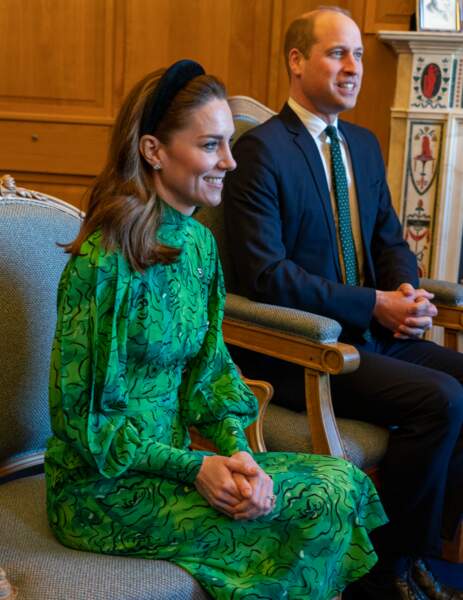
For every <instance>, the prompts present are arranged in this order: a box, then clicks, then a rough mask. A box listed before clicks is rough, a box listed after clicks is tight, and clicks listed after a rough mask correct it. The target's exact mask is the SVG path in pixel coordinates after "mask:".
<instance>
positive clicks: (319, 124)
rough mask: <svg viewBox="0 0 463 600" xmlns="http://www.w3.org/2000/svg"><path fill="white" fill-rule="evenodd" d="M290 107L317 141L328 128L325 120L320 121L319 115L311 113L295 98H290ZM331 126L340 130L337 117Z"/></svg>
mask: <svg viewBox="0 0 463 600" xmlns="http://www.w3.org/2000/svg"><path fill="white" fill-rule="evenodd" d="M288 106H289V108H291V109H292V110H293V111H294V112H295V113H296V115H297V116H298V117H299V119H300V120H301V121H302V123H303V125H304V126H305V127H306V129H307V130H308V132H309V133H310V134H311V136H312V137H313V138H314V139H317V138H318V137H319V136H320V134H322V133H323V132H324V131H325V129H326V127H327V124H326V122H325V121H324V120H323V119H320V117H317V115H314V114H313V113H311V112H310V111H309V110H307V109H306V108H304V107H303V106H301V105H300V104H299V103H298V102H296V100H294V98H291V97H289V99H288ZM331 125H333V126H334V127H336V129H337V128H338V118H337V117H336V119H335V120H334V122H333V123H331ZM338 131H339V130H338Z"/></svg>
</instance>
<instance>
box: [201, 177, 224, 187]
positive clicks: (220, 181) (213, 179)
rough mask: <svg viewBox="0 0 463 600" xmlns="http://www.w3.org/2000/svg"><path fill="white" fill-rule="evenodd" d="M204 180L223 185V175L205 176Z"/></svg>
mask: <svg viewBox="0 0 463 600" xmlns="http://www.w3.org/2000/svg"><path fill="white" fill-rule="evenodd" d="M204 181H206V182H207V183H210V184H211V185H214V186H217V187H222V185H223V177H204Z"/></svg>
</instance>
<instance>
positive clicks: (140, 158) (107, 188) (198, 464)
mask: <svg viewBox="0 0 463 600" xmlns="http://www.w3.org/2000/svg"><path fill="white" fill-rule="evenodd" d="M232 134H233V121H232V117H231V113H230V110H229V107H228V105H227V101H226V94H225V90H224V88H223V86H222V84H221V83H220V82H219V81H218V80H217V79H215V78H214V77H212V76H208V75H205V74H204V71H203V69H202V68H201V67H200V66H199V65H198V64H197V63H194V62H192V61H180V62H178V63H175V64H174V65H172V66H171V67H170V68H169V69H168V70H167V71H166V72H165V73H164V74H163V75H162V77H161V76H160V73H158V72H156V73H152V74H150V75H148V76H147V77H146V78H145V79H143V80H142V81H141V82H140V83H138V85H136V86H135V88H134V89H133V91H132V92H131V93H130V95H129V96H128V98H127V99H126V101H125V103H124V105H123V106H122V109H121V111H120V114H119V116H118V119H117V121H116V124H115V127H114V132H113V138H112V143H111V148H110V153H109V159H108V163H107V165H106V167H105V169H104V171H103V172H102V174H101V175H100V176H99V178H98V179H97V182H96V183H95V185H94V187H93V190H92V191H91V194H90V201H89V209H88V212H87V215H86V218H85V220H84V223H83V225H82V229H81V231H80V233H79V235H78V237H77V239H76V240H75V241H74V242H72V243H71V244H69V246H67V250H68V251H69V252H70V253H71V254H72V257H71V259H70V261H69V263H68V265H67V267H66V268H65V270H64V273H63V276H62V279H61V282H60V287H59V294H58V324H57V329H56V336H55V341H54V345H53V352H52V364H51V379H50V404H51V416H52V426H53V437H52V438H51V439H50V442H49V445H48V450H47V455H46V477H47V485H48V515H49V520H50V525H51V527H52V529H53V531H54V533H55V535H56V536H57V538H58V539H59V540H60V541H61V542H62V543H63V544H65V545H67V546H71V547H73V548H78V549H81V550H89V551H94V552H103V553H109V554H126V555H131V556H141V557H147V558H160V559H166V560H171V561H172V562H174V563H176V564H177V565H179V566H181V567H183V568H185V569H186V570H187V571H189V572H190V573H191V574H192V575H193V576H194V577H195V578H196V579H197V580H198V581H199V582H200V583H201V585H202V586H203V587H204V588H205V589H206V590H207V591H208V592H209V593H210V594H211V595H212V596H213V597H214V598H217V599H229V598H231V597H233V598H239V599H241V598H243V599H244V598H246V599H249V600H250V599H257V598H258V599H280V598H290V599H293V600H298V599H302V598H304V599H307V598H310V599H311V600H317V599H320V600H328V599H329V598H332V597H333V596H334V595H336V594H337V593H338V592H339V591H340V590H342V589H343V588H344V586H345V585H346V584H347V583H348V582H349V581H352V580H353V579H356V578H358V577H360V576H361V575H362V574H364V573H365V572H366V571H367V570H368V569H369V568H370V567H371V566H372V564H373V563H374V562H375V560H376V558H375V554H374V552H373V549H372V547H371V544H370V541H369V539H368V536H367V532H368V531H369V530H370V529H372V528H374V527H376V526H378V525H381V524H383V523H384V522H385V517H384V513H383V510H382V507H381V505H380V503H379V500H378V497H377V495H376V492H375V491H374V489H373V487H372V485H371V483H370V481H369V479H368V478H367V477H366V476H365V475H364V474H363V473H361V472H360V471H358V470H357V469H355V467H353V466H352V465H350V464H349V463H347V462H345V461H342V460H337V459H333V458H329V457H319V456H310V455H297V454H289V453H265V454H260V455H259V454H258V455H255V456H253V455H252V452H251V450H250V448H249V446H248V443H247V440H246V436H245V434H244V428H245V427H246V426H247V425H248V424H249V423H251V422H252V421H253V420H254V419H255V418H256V402H255V399H254V397H253V395H252V393H251V392H250V390H249V389H248V388H247V387H246V386H245V384H244V383H243V382H242V381H241V379H240V377H239V375H238V373H237V371H236V368H235V366H234V364H233V363H232V361H231V359H230V357H229V354H228V352H227V349H226V347H225V345H224V342H223V339H222V333H221V323H222V314H223V303H224V289H223V283H222V275H221V269H220V264H219V261H218V257H217V250H216V246H215V242H214V240H213V237H212V235H211V233H210V232H209V231H208V230H207V229H205V228H204V227H203V226H202V225H200V224H199V223H198V222H196V221H195V220H194V219H192V218H191V215H192V213H193V211H194V210H195V208H196V207H201V206H209V207H210V206H216V205H217V204H219V203H220V199H221V198H220V197H221V190H222V182H223V178H224V176H225V174H226V172H227V171H229V170H231V169H233V168H234V167H235V162H234V160H233V158H232V156H231V153H230V139H231V136H232ZM191 425H194V426H196V427H197V428H198V429H199V430H200V431H201V432H202V433H203V435H205V436H206V437H207V438H209V439H211V440H212V441H213V442H214V443H215V444H216V446H217V447H218V449H219V452H220V454H217V455H214V454H212V453H208V452H200V451H192V450H190V449H189V444H190V438H189V434H188V427H189V426H191Z"/></svg>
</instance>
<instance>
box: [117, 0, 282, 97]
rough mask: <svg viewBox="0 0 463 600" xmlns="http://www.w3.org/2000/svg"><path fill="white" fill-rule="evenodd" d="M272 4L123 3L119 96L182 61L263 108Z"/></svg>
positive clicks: (250, 0)
mask: <svg viewBox="0 0 463 600" xmlns="http://www.w3.org/2000/svg"><path fill="white" fill-rule="evenodd" d="M272 10H273V0H272V1H269V0H220V2H217V1H216V0H201V1H200V2H192V1H191V0H174V1H172V0H156V2H153V1H152V0H137V1H136V2H133V1H130V0H126V3H125V19H126V25H125V27H126V38H125V67H124V70H125V75H124V93H127V92H128V90H129V89H130V88H131V87H132V85H133V84H134V83H135V82H136V81H137V80H139V79H140V78H141V77H143V76H144V75H145V74H146V73H149V72H150V71H153V70H154V69H157V68H160V67H165V66H167V65H169V64H170V63H172V62H173V61H175V60H179V59H181V58H192V59H194V60H198V61H199V62H201V63H202V64H203V65H204V67H205V69H206V71H208V72H210V73H213V74H215V75H218V76H219V77H220V78H221V79H223V81H224V82H225V84H226V85H227V88H228V91H229V93H230V94H232V95H233V94H246V95H250V96H253V97H254V98H256V99H258V100H260V101H261V102H266V101H267V97H266V92H267V77H268V72H269V50H270V31H271V28H272Z"/></svg>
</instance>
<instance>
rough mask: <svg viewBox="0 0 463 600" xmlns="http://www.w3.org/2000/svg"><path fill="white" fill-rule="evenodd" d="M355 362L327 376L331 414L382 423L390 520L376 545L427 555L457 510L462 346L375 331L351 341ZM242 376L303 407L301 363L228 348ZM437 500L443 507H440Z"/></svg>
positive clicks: (461, 484) (449, 530) (462, 480)
mask: <svg viewBox="0 0 463 600" xmlns="http://www.w3.org/2000/svg"><path fill="white" fill-rule="evenodd" d="M357 349H358V350H359V352H360V358H361V361H360V367H359V368H358V370H357V371H355V372H354V373H350V374H348V375H339V376H336V377H332V378H331V389H332V396H333V403H334V407H335V412H336V415H337V416H340V417H347V418H353V419H359V420H364V421H369V422H371V423H376V424H378V425H382V426H385V427H389V428H390V442H389V447H388V450H387V453H386V456H385V458H384V460H383V462H382V463H381V467H380V478H381V489H380V494H381V498H382V501H383V504H384V507H385V509H386V512H387V514H388V516H389V519H390V523H389V524H388V525H386V526H384V527H382V528H380V529H379V530H377V531H376V532H374V534H373V539H374V541H375V545H376V546H377V548H378V550H379V551H380V552H381V553H383V552H384V553H394V554H411V555H418V556H420V555H427V556H429V555H435V554H438V553H439V552H440V538H441V533H442V532H443V533H444V535H446V536H447V537H451V536H452V535H453V533H454V531H455V529H456V526H457V524H458V522H459V521H460V519H461V516H462V514H463V441H462V425H463V354H459V353H457V352H454V351H451V350H448V349H446V348H442V347H440V346H438V345H436V344H434V343H432V342H427V341H422V340H394V339H393V338H390V337H388V338H387V339H377V338H375V339H374V340H373V341H371V342H366V343H364V344H363V345H361V346H357ZM232 354H233V356H234V358H235V360H236V362H237V364H239V365H240V367H241V368H242V370H243V373H244V374H245V375H247V376H248V377H255V378H261V379H266V380H268V381H270V382H271V383H272V384H273V385H274V387H275V390H276V394H275V402H277V403H278V404H281V405H283V406H286V407H288V408H292V409H294V410H303V409H304V407H305V402H304V387H303V386H304V384H303V377H302V369H301V368H300V367H297V366H294V365H289V364H288V363H283V362H281V361H276V360H275V359H268V358H267V357H261V356H258V355H256V354H254V353H248V352H246V351H242V350H238V349H234V350H232ZM444 507H445V508H444Z"/></svg>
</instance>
